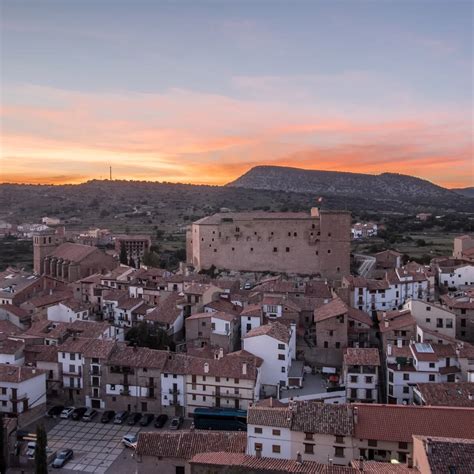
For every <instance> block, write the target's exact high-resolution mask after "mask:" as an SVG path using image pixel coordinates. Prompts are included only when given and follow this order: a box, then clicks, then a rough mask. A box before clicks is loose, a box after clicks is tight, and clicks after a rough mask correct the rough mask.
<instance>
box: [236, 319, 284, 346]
mask: <svg viewBox="0 0 474 474" xmlns="http://www.w3.org/2000/svg"><path fill="white" fill-rule="evenodd" d="M256 336H269V337H272V338H274V339H277V340H278V341H281V342H284V343H285V344H288V343H289V342H290V331H289V329H288V327H287V326H285V325H284V324H281V323H279V322H277V321H275V322H271V323H268V324H265V325H263V326H258V327H256V328H253V329H251V330H250V331H249V332H248V333H247V334H246V335H245V339H249V338H251V337H256Z"/></svg>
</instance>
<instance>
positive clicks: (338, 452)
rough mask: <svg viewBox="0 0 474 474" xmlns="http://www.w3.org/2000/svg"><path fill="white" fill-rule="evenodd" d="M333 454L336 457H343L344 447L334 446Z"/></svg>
mask: <svg viewBox="0 0 474 474" xmlns="http://www.w3.org/2000/svg"><path fill="white" fill-rule="evenodd" d="M334 456H335V457H336V458H343V457H344V448H341V447H340V446H336V447H335V448H334Z"/></svg>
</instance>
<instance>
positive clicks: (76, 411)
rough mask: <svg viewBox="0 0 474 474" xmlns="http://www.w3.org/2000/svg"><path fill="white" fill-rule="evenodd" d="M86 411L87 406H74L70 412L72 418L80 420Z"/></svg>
mask: <svg viewBox="0 0 474 474" xmlns="http://www.w3.org/2000/svg"><path fill="white" fill-rule="evenodd" d="M86 411H87V407H79V408H75V409H74V411H73V412H72V419H73V420H76V421H77V420H81V419H82V417H83V416H84V413H85V412H86Z"/></svg>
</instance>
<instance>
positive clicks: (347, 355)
mask: <svg viewBox="0 0 474 474" xmlns="http://www.w3.org/2000/svg"><path fill="white" fill-rule="evenodd" d="M344 364H346V365H370V366H379V365H380V355H379V350H378V349H370V348H354V347H348V348H347V349H345V350H344Z"/></svg>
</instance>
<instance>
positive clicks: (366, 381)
mask: <svg viewBox="0 0 474 474" xmlns="http://www.w3.org/2000/svg"><path fill="white" fill-rule="evenodd" d="M372 378H373V377H365V383H372Z"/></svg>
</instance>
